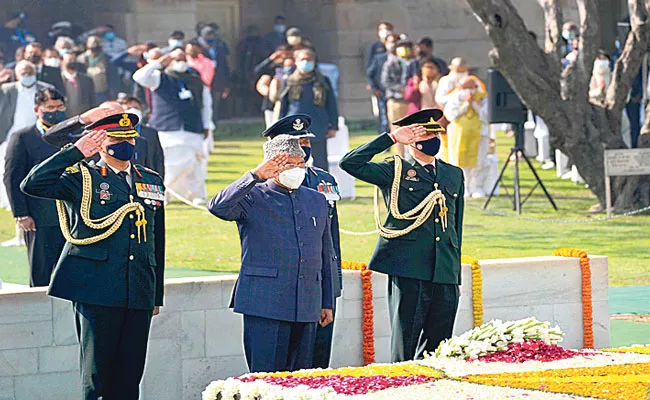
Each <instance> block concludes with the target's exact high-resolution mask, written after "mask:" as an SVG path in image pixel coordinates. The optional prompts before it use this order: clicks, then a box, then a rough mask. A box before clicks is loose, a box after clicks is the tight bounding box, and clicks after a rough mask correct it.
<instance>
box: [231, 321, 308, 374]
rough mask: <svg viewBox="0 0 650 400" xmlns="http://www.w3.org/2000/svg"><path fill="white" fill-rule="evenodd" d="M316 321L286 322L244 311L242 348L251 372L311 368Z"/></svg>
mask: <svg viewBox="0 0 650 400" xmlns="http://www.w3.org/2000/svg"><path fill="white" fill-rule="evenodd" d="M316 325H318V323H317V322H289V321H280V320H277V319H270V318H263V317H255V316H252V315H246V314H244V352H245V354H246V362H247V363H248V369H249V371H250V372H275V371H296V370H299V369H307V368H311V363H312V357H313V355H314V341H315V337H316Z"/></svg>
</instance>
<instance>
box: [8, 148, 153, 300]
mask: <svg viewBox="0 0 650 400" xmlns="http://www.w3.org/2000/svg"><path fill="white" fill-rule="evenodd" d="M83 159H84V156H83V154H82V153H81V152H80V151H79V150H78V149H77V148H76V147H74V146H70V147H67V148H65V149H63V150H61V151H60V152H58V153H56V154H54V155H53V156H52V157H50V158H48V159H47V160H45V161H43V162H42V163H40V164H39V165H37V166H36V167H34V168H33V169H32V170H31V171H30V173H29V174H28V175H27V177H26V178H25V179H24V180H23V182H22V183H21V189H22V190H23V192H25V193H26V194H28V195H31V196H35V197H41V198H47V199H59V200H64V201H65V206H66V210H67V214H68V220H69V223H70V226H71V229H70V232H71V234H72V237H73V238H76V239H83V238H88V237H91V236H95V235H98V234H100V233H102V232H104V230H94V229H91V228H89V227H88V226H86V225H85V224H84V223H83V222H82V220H81V216H80V204H81V195H82V178H81V172H80V171H79V165H78V163H85V161H82V160H83ZM84 165H86V166H88V169H89V171H90V175H91V177H92V201H91V207H90V217H91V218H92V219H97V218H100V217H105V216H106V215H108V214H110V213H112V212H114V211H116V210H117V209H118V208H120V207H121V206H123V205H125V204H127V203H128V202H130V196H133V201H137V202H139V203H141V204H142V205H143V206H144V209H145V218H146V220H147V224H146V233H147V235H146V236H147V240H146V242H145V241H144V237H142V236H141V241H140V242H138V228H136V226H135V222H136V221H137V217H136V216H135V215H134V214H135V212H131V213H129V215H128V216H127V217H126V218H124V221H123V223H122V225H121V226H120V228H119V229H118V230H117V231H116V232H115V233H114V234H113V235H111V236H109V237H108V238H106V239H104V240H102V241H100V242H98V243H94V244H89V245H78V246H77V245H73V244H71V243H70V242H67V243H66V244H65V247H64V248H63V251H62V253H61V257H60V258H59V262H58V263H57V265H56V268H55V269H54V274H53V277H52V282H51V284H50V288H49V291H48V293H49V294H50V295H51V296H54V297H59V298H62V299H66V300H70V301H73V302H80V303H87V304H95V305H101V306H108V307H124V308H132V309H143V310H149V309H153V308H154V306H161V305H162V302H163V291H164V279H163V275H164V274H163V271H164V265H165V216H164V205H163V204H164V203H163V201H162V200H161V201H152V200H149V199H144V198H141V197H139V196H138V191H137V190H136V189H137V188H136V184H138V183H142V184H147V185H156V190H161V191H162V190H163V189H162V188H163V182H162V179H161V178H160V176H159V175H158V174H157V173H155V172H154V171H152V170H149V169H146V168H144V167H142V166H135V167H131V168H132V169H131V177H132V185H131V187H132V189H131V190H130V191H129V190H128V187H127V185H126V183H125V182H123V181H122V180H121V179H120V177H119V176H117V175H116V174H115V173H114V172H113V170H112V169H110V168H109V167H107V166H106V164H104V163H103V161H99V162H98V163H96V164H95V163H94V162H92V161H91V162H90V163H87V164H86V163H85V164H84ZM73 166H74V167H73ZM68 167H73V168H68ZM66 169H67V171H66ZM136 169H137V171H136ZM102 170H103V171H104V172H105V175H106V176H105V177H104V176H102V173H101V171H102ZM138 186H139V185H138ZM151 187H152V186H149V188H151ZM102 192H103V193H102ZM141 235H142V233H141Z"/></svg>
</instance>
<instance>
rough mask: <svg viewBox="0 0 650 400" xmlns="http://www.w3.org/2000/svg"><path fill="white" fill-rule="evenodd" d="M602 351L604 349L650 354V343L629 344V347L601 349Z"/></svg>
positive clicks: (611, 351) (610, 351) (606, 350)
mask: <svg viewBox="0 0 650 400" xmlns="http://www.w3.org/2000/svg"><path fill="white" fill-rule="evenodd" d="M600 351H604V352H607V353H637V354H648V355H650V344H649V345H641V344H636V345H634V346H629V347H617V348H609V349H600Z"/></svg>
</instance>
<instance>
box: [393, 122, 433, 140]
mask: <svg viewBox="0 0 650 400" xmlns="http://www.w3.org/2000/svg"><path fill="white" fill-rule="evenodd" d="M433 136H435V133H433V132H432V133H428V132H427V130H426V129H424V127H423V126H421V125H418V124H413V125H409V126H401V127H399V128H397V129H396V130H395V132H393V137H394V138H395V140H396V141H397V143H400V144H405V145H410V144H413V143H415V142H419V141H423V140H427V139H430V138H432V137H433Z"/></svg>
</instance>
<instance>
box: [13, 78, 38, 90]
mask: <svg viewBox="0 0 650 400" xmlns="http://www.w3.org/2000/svg"><path fill="white" fill-rule="evenodd" d="M36 85H38V81H37V82H36V83H34V84H33V85H32V86H30V87H25V86H23V85H22V84H21V83H19V84H18V91H19V92H25V91H36Z"/></svg>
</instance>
